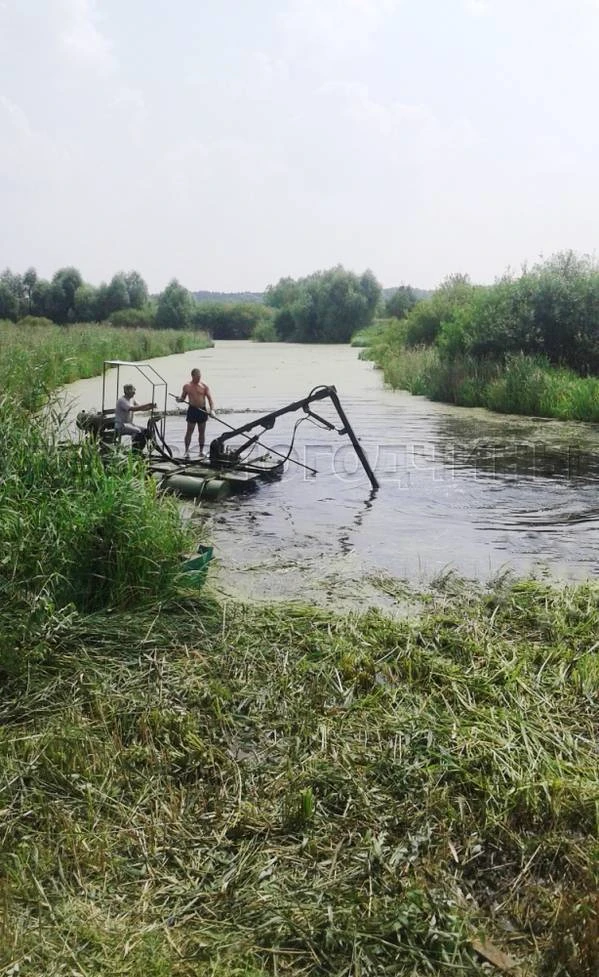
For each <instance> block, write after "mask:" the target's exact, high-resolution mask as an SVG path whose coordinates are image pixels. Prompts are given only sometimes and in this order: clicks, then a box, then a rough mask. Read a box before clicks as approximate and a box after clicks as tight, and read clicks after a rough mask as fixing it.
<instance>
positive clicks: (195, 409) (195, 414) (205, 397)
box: [177, 369, 214, 456]
mask: <svg viewBox="0 0 599 977" xmlns="http://www.w3.org/2000/svg"><path fill="white" fill-rule="evenodd" d="M186 400H187V401H189V407H188V408H187V416H186V420H187V431H186V432H185V454H186V456H189V447H190V445H191V436H192V434H193V429H194V427H195V426H196V424H197V425H198V441H199V444H200V456H201V455H203V454H204V441H205V437H206V420H207V418H208V414H209V413H212V412H213V411H214V401H213V400H212V395H211V393H210V388H209V387H208V384H206V383H204V382H203V380H202V374H201V373H200V371H199V370H197V369H196V370H192V371H191V383H186V384H185V385H184V387H183V390H182V391H181V396H180V397H177V403H179V404H183V403H185V401H186ZM206 401H207V402H208V407H209V408H210V411H208V410H206Z"/></svg>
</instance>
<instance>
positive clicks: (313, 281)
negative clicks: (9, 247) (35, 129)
mask: <svg viewBox="0 0 599 977" xmlns="http://www.w3.org/2000/svg"><path fill="white" fill-rule="evenodd" d="M416 300H417V298H416V294H415V292H414V291H413V290H412V289H410V288H409V287H407V288H406V287H404V286H402V288H400V289H398V290H397V291H396V292H395V293H394V295H393V296H391V298H389V300H388V303H387V305H388V307H389V309H391V308H393V309H394V310H395V311H394V312H392V313H389V314H396V313H397V314H400V312H399V310H401V314H404V313H406V311H407V310H409V308H411V307H412V305H413V304H414V303H415V302H416ZM384 311H385V303H384V301H383V290H382V287H381V285H380V284H379V282H378V281H377V280H376V278H375V277H374V275H373V273H372V272H371V271H365V272H364V273H363V274H361V275H356V274H354V273H353V272H349V271H347V270H346V269H344V268H343V267H342V266H340V265H338V266H337V267H335V268H332V269H329V270H327V271H318V272H315V273H314V274H312V275H309V276H307V277H304V278H300V279H298V280H294V279H292V278H282V279H281V280H280V281H279V282H278V283H277V284H276V285H271V286H269V287H268V288H267V289H266V292H265V293H264V296H263V302H256V301H255V299H254V297H252V300H251V301H248V300H246V301H240V302H231V301H197V300H196V298H195V296H194V294H193V293H192V292H190V291H189V290H188V289H186V288H185V287H184V286H183V285H181V284H180V283H179V282H178V281H177V279H173V280H172V281H170V282H169V283H168V285H167V286H166V288H165V289H164V291H163V292H161V293H160V294H159V295H156V296H150V294H149V292H148V288H147V285H146V283H145V281H144V280H143V278H142V277H141V275H140V274H139V273H138V272H136V271H130V272H118V273H117V274H115V275H114V276H113V277H112V279H111V280H110V282H108V283H102V284H101V285H99V286H98V287H94V286H93V285H90V284H88V283H86V282H85V281H84V280H83V278H82V276H81V273H80V272H79V271H78V269H76V268H74V267H66V268H60V269H59V270H58V271H57V272H56V273H55V274H54V276H53V277H52V279H51V280H46V279H43V278H40V277H39V276H38V275H37V272H36V270H35V269H34V268H29V269H28V270H27V271H26V272H25V273H24V274H22V275H21V274H15V273H13V272H12V271H11V270H10V269H8V268H7V269H6V270H5V271H4V272H2V274H0V320H1V319H6V320H11V321H13V322H17V321H23V320H24V319H26V318H29V317H32V318H31V321H32V322H34V321H37V322H40V321H43V320H46V321H49V322H53V323H56V324H58V325H69V324H73V323H93V322H102V323H108V324H111V325H114V326H120V327H122V326H129V327H132V328H158V329H185V330H189V329H198V330H202V331H204V332H207V333H208V334H209V335H210V336H212V338H214V339H248V338H254V339H257V340H262V341H283V342H285V341H287V342H310V343H318V342H326V343H344V342H348V341H349V340H350V339H351V337H352V335H353V334H354V333H355V332H357V331H358V330H361V329H363V328H365V327H366V326H368V325H370V323H371V322H372V321H373V318H374V317H375V315H377V314H378V313H381V312H384Z"/></svg>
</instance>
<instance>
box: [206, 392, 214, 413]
mask: <svg viewBox="0 0 599 977" xmlns="http://www.w3.org/2000/svg"><path fill="white" fill-rule="evenodd" d="M206 400H207V401H208V403H209V405H210V410H211V411H214V401H213V399H212V394H211V393H210V387H206Z"/></svg>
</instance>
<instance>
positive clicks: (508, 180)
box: [0, 0, 599, 292]
mask: <svg viewBox="0 0 599 977" xmlns="http://www.w3.org/2000/svg"><path fill="white" fill-rule="evenodd" d="M598 102H599V0H0V215H1V217H2V221H1V229H0V269H1V268H4V267H10V268H11V269H12V271H15V272H21V273H22V272H24V271H25V270H26V269H27V268H29V267H31V266H33V267H34V268H36V269H37V272H38V274H39V275H41V276H42V277H44V278H50V277H51V276H52V275H53V274H54V272H55V271H56V270H57V269H58V268H60V267H64V266H65V265H74V266H75V267H77V268H78V269H79V270H80V272H81V274H82V275H83V278H84V279H85V280H86V281H88V282H90V283H91V284H93V285H98V284H100V282H101V281H107V280H110V278H111V277H112V276H113V274H115V273H116V272H118V271H121V270H123V271H130V270H133V269H134V270H136V271H138V272H139V273H140V274H141V275H142V276H143V277H144V279H145V281H146V282H147V284H148V286H149V288H150V290H151V291H153V292H158V291H161V290H162V289H163V288H164V287H165V285H166V284H167V283H168V282H169V281H170V280H171V279H172V278H177V279H178V280H179V281H180V282H181V283H182V284H183V285H185V286H186V287H187V288H189V289H191V290H194V291H195V290H199V289H207V290H213V291H235V292H236V291H246V290H247V291H262V290H263V289H264V288H266V287H267V286H268V285H270V284H275V283H276V282H277V281H278V280H279V279H280V278H282V277H285V276H290V277H292V278H300V277H303V276H304V275H309V274H311V273H312V272H315V271H318V270H323V269H327V268H332V267H334V266H335V265H339V264H340V265H343V266H344V267H345V268H346V269H348V270H349V271H353V272H356V273H358V274H360V273H362V272H363V271H365V270H366V269H371V270H372V271H373V273H374V274H375V276H376V277H377V279H378V280H379V282H380V283H381V284H382V285H383V286H385V287H390V286H396V285H400V284H411V285H413V286H415V287H418V288H434V287H435V286H437V285H438V284H439V283H440V282H441V281H442V280H443V279H444V278H445V277H446V276H447V275H449V274H453V273H463V274H469V275H470V277H471V278H472V280H473V281H475V282H478V283H485V282H492V281H494V280H495V278H497V277H499V276H500V275H502V274H503V273H504V272H505V271H506V270H508V269H511V270H512V271H513V272H515V273H517V272H518V270H519V269H521V268H522V266H523V264H525V263H527V264H529V265H530V264H534V263H535V262H537V261H539V260H541V259H543V258H548V257H549V256H550V255H552V254H554V253H555V252H557V251H563V250H567V249H573V250H574V251H576V252H577V253H579V254H590V255H592V256H595V254H596V248H597V242H598V236H599V125H598V124H597V115H598Z"/></svg>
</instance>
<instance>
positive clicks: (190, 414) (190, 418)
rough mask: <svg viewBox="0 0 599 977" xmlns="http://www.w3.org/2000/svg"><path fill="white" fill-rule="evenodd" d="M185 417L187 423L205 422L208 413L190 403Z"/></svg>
mask: <svg viewBox="0 0 599 977" xmlns="http://www.w3.org/2000/svg"><path fill="white" fill-rule="evenodd" d="M185 419H186V421H187V423H188V424H205V423H206V421H207V420H208V414H207V413H206V411H205V410H204V409H203V408H202V407H194V406H193V404H190V405H189V407H188V408H187V415H186V418H185Z"/></svg>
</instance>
